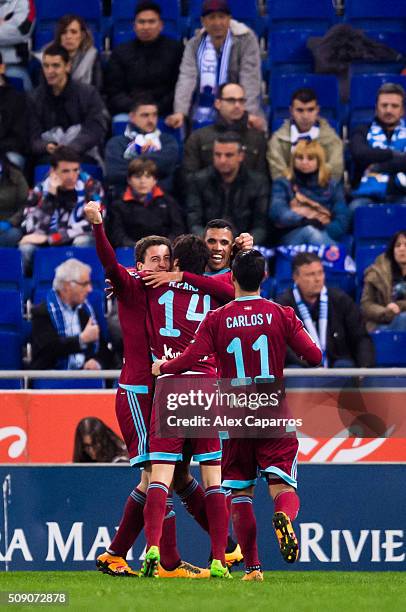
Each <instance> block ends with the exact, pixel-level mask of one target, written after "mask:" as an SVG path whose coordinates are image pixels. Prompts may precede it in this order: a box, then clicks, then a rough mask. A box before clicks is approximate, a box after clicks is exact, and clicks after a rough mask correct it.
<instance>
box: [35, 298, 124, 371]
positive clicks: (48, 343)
mask: <svg viewBox="0 0 406 612" xmlns="http://www.w3.org/2000/svg"><path fill="white" fill-rule="evenodd" d="M31 316H32V363H31V365H30V367H31V368H32V369H33V370H54V369H57V363H58V361H59V360H60V359H63V358H65V357H69V355H72V354H75V353H84V354H85V361H87V360H89V359H95V360H96V361H98V362H99V364H100V366H101V367H102V368H103V369H105V368H112V367H114V366H115V363H114V356H113V353H112V352H111V351H110V350H109V349H108V348H107V344H106V342H105V341H104V340H103V338H102V337H101V336H100V339H99V343H98V344H99V346H98V349H97V352H95V351H94V349H95V344H94V343H90V344H87V345H85V348H82V347H81V345H80V339H79V336H66V337H64V336H60V335H59V334H58V332H57V330H56V328H55V326H54V325H53V323H52V321H51V318H50V316H49V312H48V308H47V305H46V304H45V302H42V303H41V304H38V306H34V307H33V308H32V311H31ZM79 320H80V326H81V329H82V330H83V329H84V328H85V327H86V323H87V322H88V320H89V314H88V312H87V310H86V309H85V308H80V310H79Z"/></svg>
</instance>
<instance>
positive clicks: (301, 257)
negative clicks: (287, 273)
mask: <svg viewBox="0 0 406 612" xmlns="http://www.w3.org/2000/svg"><path fill="white" fill-rule="evenodd" d="M315 261H318V262H319V263H321V259H320V257H319V256H318V255H316V253H298V254H297V255H295V256H294V258H293V259H292V274H296V272H297V271H298V270H299V268H300V267H301V266H306V265H308V264H311V263H314V262H315Z"/></svg>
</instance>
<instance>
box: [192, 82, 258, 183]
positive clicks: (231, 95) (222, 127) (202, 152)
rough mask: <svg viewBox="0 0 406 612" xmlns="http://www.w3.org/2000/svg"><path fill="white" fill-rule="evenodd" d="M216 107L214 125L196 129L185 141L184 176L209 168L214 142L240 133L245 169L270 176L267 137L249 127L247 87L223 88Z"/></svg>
mask: <svg viewBox="0 0 406 612" xmlns="http://www.w3.org/2000/svg"><path fill="white" fill-rule="evenodd" d="M214 108H215V109H216V111H217V115H216V119H215V122H214V123H213V124H212V125H208V126H206V127H202V128H200V129H198V130H195V131H194V132H192V134H191V135H190V137H189V138H188V140H187V141H186V144H185V150H184V155H183V172H184V174H185V175H188V174H189V173H190V172H197V171H198V170H202V169H203V168H207V166H210V164H211V163H212V160H213V144H214V141H215V140H216V138H217V137H218V136H220V135H221V134H226V133H227V132H237V133H238V134H239V135H240V137H241V142H242V145H243V147H244V154H245V157H244V161H245V165H246V167H247V168H249V169H250V170H256V171H257V172H262V173H264V174H268V167H267V162H266V138H265V134H264V132H262V131H260V130H257V129H255V128H253V127H250V125H249V120H248V112H247V98H246V95H245V91H244V88H243V87H242V86H241V85H238V84H237V83H224V84H223V85H220V87H219V90H218V93H217V97H216V99H215V101H214Z"/></svg>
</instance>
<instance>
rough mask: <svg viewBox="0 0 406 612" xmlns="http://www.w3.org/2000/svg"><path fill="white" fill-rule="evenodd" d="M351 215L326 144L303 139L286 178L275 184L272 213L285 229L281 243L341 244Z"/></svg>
mask: <svg viewBox="0 0 406 612" xmlns="http://www.w3.org/2000/svg"><path fill="white" fill-rule="evenodd" d="M350 216H351V215H350V211H349V210H348V207H347V204H346V202H345V197H344V190H343V187H342V185H341V183H339V182H337V181H334V180H331V179H330V170H329V168H328V167H327V164H326V161H325V153H324V149H323V147H322V146H321V145H320V144H319V143H318V142H316V141H309V140H301V141H299V143H298V144H297V145H296V147H295V149H294V151H293V153H292V156H291V160H290V168H289V170H288V171H287V172H286V178H278V179H277V180H276V181H275V182H274V183H273V185H272V196H271V209H270V217H271V220H272V221H273V223H274V224H275V226H276V227H277V228H280V229H282V230H285V233H284V235H283V236H282V238H281V239H280V244H292V245H294V244H304V243H306V244H337V243H338V242H340V240H342V239H343V238H344V236H345V235H346V232H347V231H348V229H349V225H350ZM286 232H287V233H286Z"/></svg>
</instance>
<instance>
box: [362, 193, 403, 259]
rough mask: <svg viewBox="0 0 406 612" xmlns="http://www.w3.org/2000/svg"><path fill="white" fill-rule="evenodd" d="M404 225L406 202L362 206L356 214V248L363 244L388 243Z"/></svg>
mask: <svg viewBox="0 0 406 612" xmlns="http://www.w3.org/2000/svg"><path fill="white" fill-rule="evenodd" d="M402 227H406V204H388V205H386V204H370V205H368V206H360V207H359V208H357V209H356V210H355V215H354V237H355V243H356V248H358V246H359V245H362V244H386V243H387V241H388V239H389V238H390V237H391V236H393V234H394V233H395V232H397V231H398V230H399V229H400V228H402Z"/></svg>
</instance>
